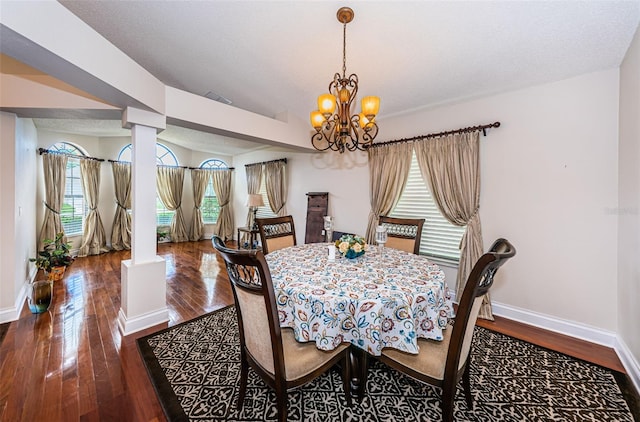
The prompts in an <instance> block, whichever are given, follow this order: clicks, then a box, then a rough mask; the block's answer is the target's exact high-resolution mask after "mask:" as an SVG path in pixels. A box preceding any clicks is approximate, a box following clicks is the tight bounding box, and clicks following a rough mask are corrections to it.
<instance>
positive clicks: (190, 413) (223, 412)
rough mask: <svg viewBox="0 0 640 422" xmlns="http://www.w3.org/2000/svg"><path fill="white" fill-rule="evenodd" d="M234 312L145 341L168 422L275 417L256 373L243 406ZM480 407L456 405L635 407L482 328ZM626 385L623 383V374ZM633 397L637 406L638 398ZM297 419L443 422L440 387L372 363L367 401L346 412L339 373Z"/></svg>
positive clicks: (294, 404) (584, 374)
mask: <svg viewBox="0 0 640 422" xmlns="http://www.w3.org/2000/svg"><path fill="white" fill-rule="evenodd" d="M238 341H239V340H238V329H237V322H236V313H235V309H234V307H233V306H231V307H227V308H225V309H222V310H219V311H215V312H213V313H210V314H207V315H205V316H202V317H200V318H197V319H195V320H192V321H188V322H186V323H183V324H180V325H177V326H174V327H170V328H168V329H165V330H163V331H160V332H158V333H154V334H152V335H149V336H146V337H143V338H140V339H139V340H138V347H139V349H140V352H141V354H142V357H143V359H144V362H145V365H146V367H147V370H148V373H149V377H150V378H151V381H152V383H153V385H154V387H155V389H156V392H157V394H158V397H159V399H160V402H161V403H162V406H163V409H164V411H165V414H166V416H167V419H168V420H169V421H172V422H174V421H263V420H269V419H274V418H275V417H276V409H275V405H274V403H275V394H274V393H273V391H271V389H269V388H268V387H267V386H266V384H264V382H263V381H262V380H261V379H260V378H259V377H258V375H257V374H256V373H255V372H254V371H252V370H250V371H249V381H248V387H247V394H246V400H245V402H244V407H243V410H242V411H241V412H238V410H237V408H236V400H237V399H236V398H237V394H238V391H237V390H238V380H239V375H240V363H239V343H238ZM470 371H471V372H470V374H471V386H472V391H473V398H474V406H473V409H469V408H468V407H467V405H466V402H465V400H464V395H463V394H461V393H459V394H458V395H457V397H456V402H455V413H454V415H455V419H456V421H483V422H484V421H518V422H520V421H551V420H553V421H617V422H623V421H628V422H631V421H633V420H634V414H635V416H636V419H637V415H638V414H637V407H636V408H633V407H631V406H633V404H632V402H629V403H628V402H627V400H625V398H626V397H625V393H624V392H623V390H625V389H626V390H627V394H628V395H630V396H634V395H636V396H637V393H636V392H635V390H633V387H629V385H627V387H624V386H623V387H622V388H621V386H620V385H619V384H618V382H617V381H616V375H615V374H614V373H613V372H612V371H610V370H608V369H605V368H602V367H600V366H597V365H593V364H590V363H588V362H583V361H580V360H577V359H574V358H571V357H569V356H566V355H563V354H560V353H556V352H553V351H550V350H546V349H543V348H540V347H538V346H535V345H532V344H529V343H526V342H523V341H520V340H516V339H514V338H511V337H508V336H504V335H502V334H498V333H494V332H492V331H489V330H485V329H482V328H479V327H477V328H476V333H475V336H474V345H473V354H472V361H471V367H470ZM618 378H620V380H621V382H622V383H623V384H624V382H625V381H624V378H625V377H624V376H622V377H620V376H618ZM632 400H633V399H632ZM288 403H289V413H288V420H290V421H318V422H327V421H439V420H441V418H442V412H441V410H440V393H439V390H438V389H437V388H433V387H431V386H428V385H424V384H422V383H419V382H417V381H414V380H412V379H410V378H408V377H406V376H404V375H402V374H400V373H398V372H396V371H394V370H392V369H389V368H388V367H386V366H385V365H383V364H381V363H379V362H378V361H377V360H375V359H373V360H372V365H371V368H370V372H369V377H368V382H367V394H366V396H365V398H364V399H363V401H362V402H361V403H354V404H353V406H352V407H350V408H349V407H346V403H345V400H344V391H343V389H342V382H341V379H340V373H339V371H337V370H335V369H334V370H331V371H329V372H328V373H327V374H325V375H323V376H321V377H320V378H318V379H317V380H315V381H313V382H312V383H310V384H308V385H306V386H304V387H301V388H299V389H296V390H294V391H292V392H290V393H289V402H288Z"/></svg>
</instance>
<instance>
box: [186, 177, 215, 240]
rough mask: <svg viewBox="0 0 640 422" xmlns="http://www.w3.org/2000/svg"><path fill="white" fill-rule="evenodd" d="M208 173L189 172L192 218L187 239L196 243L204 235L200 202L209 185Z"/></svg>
mask: <svg viewBox="0 0 640 422" xmlns="http://www.w3.org/2000/svg"><path fill="white" fill-rule="evenodd" d="M209 177H210V175H209V171H207V170H201V169H195V170H191V185H192V188H193V189H192V190H193V217H192V218H191V229H190V230H189V239H190V240H191V241H192V242H196V241H198V240H200V239H202V236H203V235H204V221H202V210H201V209H200V207H202V201H203V200H204V194H205V192H206V190H207V185H208V184H209Z"/></svg>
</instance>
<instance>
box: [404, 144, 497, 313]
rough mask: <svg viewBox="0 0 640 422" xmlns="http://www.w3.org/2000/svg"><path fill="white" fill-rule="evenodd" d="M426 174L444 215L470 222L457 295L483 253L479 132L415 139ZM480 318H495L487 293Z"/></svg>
mask: <svg viewBox="0 0 640 422" xmlns="http://www.w3.org/2000/svg"><path fill="white" fill-rule="evenodd" d="M415 150H416V156H417V159H418V164H419V165H420V172H421V173H422V177H423V178H424V180H426V181H427V182H428V183H429V187H430V188H431V194H432V195H433V198H434V200H435V202H436V204H438V208H439V209H440V212H442V215H444V216H445V218H446V219H447V220H449V221H450V222H451V223H452V224H455V225H457V226H465V225H466V226H467V228H466V230H465V233H464V236H463V237H462V241H461V242H460V264H459V266H458V279H457V286H456V297H457V298H458V300H459V299H460V298H461V297H462V292H463V290H464V286H465V284H466V281H467V277H468V276H469V273H471V269H472V268H473V266H474V265H475V263H476V261H477V260H478V258H480V256H481V255H482V249H483V248H482V230H481V226H480V215H479V214H478V210H479V208H480V145H479V133H478V132H473V133H461V134H453V135H448V136H444V137H441V138H435V139H430V140H424V141H421V142H416V143H415ZM479 316H480V318H484V319H490V320H493V314H492V312H491V300H490V298H489V295H488V294H487V295H486V296H485V297H484V298H483V302H482V307H481V308H480V315H479Z"/></svg>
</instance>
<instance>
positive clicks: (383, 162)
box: [366, 143, 413, 243]
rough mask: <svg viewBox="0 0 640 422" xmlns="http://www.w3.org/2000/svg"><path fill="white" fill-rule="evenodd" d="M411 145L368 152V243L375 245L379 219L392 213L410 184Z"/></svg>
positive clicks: (381, 147)
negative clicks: (405, 187)
mask: <svg viewBox="0 0 640 422" xmlns="http://www.w3.org/2000/svg"><path fill="white" fill-rule="evenodd" d="M412 153H413V145H412V144H411V143H400V144H389V145H383V146H379V147H375V148H368V149H367V154H368V156H369V200H370V201H371V211H370V212H369V223H368V225H367V234H366V239H367V243H374V242H375V235H376V227H377V225H378V218H379V217H380V216H381V215H387V214H389V213H390V212H391V210H392V209H393V207H394V206H395V204H396V203H397V202H398V200H399V199H400V195H401V194H402V190H403V189H404V186H405V185H406V184H407V178H408V177H409V170H410V168H411V154H412Z"/></svg>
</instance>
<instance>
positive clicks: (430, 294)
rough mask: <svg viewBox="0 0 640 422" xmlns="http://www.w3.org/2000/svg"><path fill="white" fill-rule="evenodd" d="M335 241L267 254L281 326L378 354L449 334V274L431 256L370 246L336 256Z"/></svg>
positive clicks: (305, 337)
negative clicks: (333, 253)
mask: <svg viewBox="0 0 640 422" xmlns="http://www.w3.org/2000/svg"><path fill="white" fill-rule="evenodd" d="M330 245H331V244H329V243H311V244H305V245H297V246H291V247H287V248H284V249H279V250H276V251H273V252H271V253H269V254H267V255H266V260H267V263H268V265H269V270H270V273H271V278H272V281H273V287H274V293H275V296H276V303H277V305H278V314H279V318H280V326H281V327H291V328H293V330H294V334H295V338H296V340H298V341H300V342H308V341H314V342H315V343H316V346H317V347H318V348H319V349H322V350H331V349H334V348H335V347H337V346H338V345H339V344H340V343H343V342H348V343H351V344H352V345H354V346H356V347H358V348H360V349H362V350H363V351H366V352H368V353H369V354H371V355H374V356H379V355H380V354H381V352H382V349H384V348H385V347H391V348H394V349H398V350H402V351H405V352H408V353H418V338H426V339H434V340H442V338H443V330H444V329H446V327H447V324H448V322H449V320H450V318H451V317H452V316H453V306H452V302H451V298H450V295H449V290H448V288H447V284H446V282H445V276H444V272H443V271H442V270H441V269H440V268H439V267H438V265H436V264H435V263H433V262H430V261H429V260H428V259H427V258H426V257H425V256H421V255H415V254H412V253H408V252H405V251H401V250H397V249H392V248H382V250H381V249H380V248H379V247H377V246H373V245H368V246H367V249H366V252H365V253H364V255H362V256H360V257H358V258H356V259H347V258H345V257H343V256H341V255H340V254H339V253H336V256H335V259H329V246H330Z"/></svg>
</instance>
